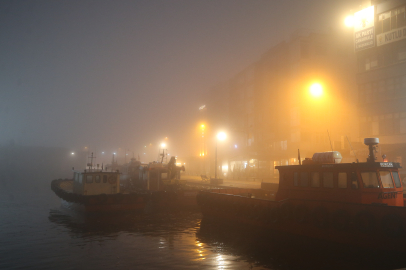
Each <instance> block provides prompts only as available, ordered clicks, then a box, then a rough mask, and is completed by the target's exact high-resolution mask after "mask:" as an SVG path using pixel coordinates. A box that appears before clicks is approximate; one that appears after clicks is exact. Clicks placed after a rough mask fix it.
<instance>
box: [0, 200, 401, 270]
mask: <svg viewBox="0 0 406 270" xmlns="http://www.w3.org/2000/svg"><path fill="white" fill-rule="evenodd" d="M50 194H51V195H52V196H51V195H50V196H43V197H41V198H39V197H36V198H33V197H29V196H28V197H27V198H20V199H18V200H14V201H6V200H1V198H0V217H1V219H0V269H111V268H115V269H394V268H402V267H404V266H405V265H406V264H402V262H396V263H394V261H393V258H388V260H387V261H385V260H383V261H382V259H381V260H379V261H378V262H379V263H375V262H376V260H375V259H376V258H374V255H373V254H366V253H363V252H362V251H359V250H356V249H354V250H353V249H348V250H346V249H344V252H343V249H336V248H332V247H331V246H329V245H326V244H325V243H319V244H318V245H312V244H310V243H308V242H307V240H305V239H296V238H292V237H291V238H289V237H282V236H279V235H275V234H269V235H265V234H263V232H259V231H256V230H255V229H252V228H246V227H237V226H235V224H226V223H220V222H218V221H212V220H207V219H203V220H202V216H201V214H200V213H198V212H177V213H173V212H171V213H153V214H121V215H91V216H83V215H79V214H77V213H75V212H70V211H66V210H65V209H64V208H60V207H59V205H60V201H59V200H58V199H55V196H53V194H52V193H50ZM3 198H4V197H3ZM50 209H51V210H50ZM375 257H378V256H375ZM382 262H383V263H382Z"/></svg>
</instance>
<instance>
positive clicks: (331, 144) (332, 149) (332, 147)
mask: <svg viewBox="0 0 406 270" xmlns="http://www.w3.org/2000/svg"><path fill="white" fill-rule="evenodd" d="M327 134H328V139H329V141H330V146H331V151H334V150H333V145H332V144H331V139H330V133H329V132H328V129H327Z"/></svg>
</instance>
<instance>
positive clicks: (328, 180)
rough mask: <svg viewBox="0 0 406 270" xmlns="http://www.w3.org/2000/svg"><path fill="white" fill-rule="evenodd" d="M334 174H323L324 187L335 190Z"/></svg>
mask: <svg viewBox="0 0 406 270" xmlns="http://www.w3.org/2000/svg"><path fill="white" fill-rule="evenodd" d="M333 175H334V174H333V173H332V172H323V187H325V188H333V187H334V180H333V179H334V177H333Z"/></svg>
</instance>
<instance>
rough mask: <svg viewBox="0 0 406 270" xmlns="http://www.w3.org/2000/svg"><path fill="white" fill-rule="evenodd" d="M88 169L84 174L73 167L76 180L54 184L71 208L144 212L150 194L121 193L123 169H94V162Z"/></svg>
mask: <svg viewBox="0 0 406 270" xmlns="http://www.w3.org/2000/svg"><path fill="white" fill-rule="evenodd" d="M93 158H94V157H93V154H92V156H91V159H92V160H93ZM88 166H89V168H87V169H85V170H84V171H76V170H74V168H73V177H72V179H55V180H53V181H52V182H51V189H52V190H53V191H54V192H55V194H56V195H57V196H58V197H60V198H61V199H62V200H64V201H65V202H67V203H68V204H69V206H68V207H69V208H72V209H74V210H78V211H83V212H87V213H88V212H117V211H142V210H144V208H145V206H146V204H147V203H148V201H149V200H150V198H151V194H150V193H149V192H128V191H121V190H120V172H119V170H116V171H112V170H111V171H108V170H107V168H106V170H105V169H104V168H103V166H102V168H99V166H97V168H93V164H92V162H91V163H89V164H88Z"/></svg>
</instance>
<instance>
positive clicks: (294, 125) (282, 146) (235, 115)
mask: <svg viewBox="0 0 406 270" xmlns="http://www.w3.org/2000/svg"><path fill="white" fill-rule="evenodd" d="M353 46H354V45H353V40H352V32H350V31H346V32H336V31H333V30H329V31H327V32H326V33H316V32H311V31H306V30H300V31H297V32H296V33H294V34H293V35H292V36H291V38H290V39H289V40H287V41H283V42H280V43H279V44H277V45H276V46H274V47H272V48H271V49H270V50H269V51H267V52H266V53H264V54H263V55H262V56H261V57H260V59H259V60H258V61H256V62H255V63H254V64H252V65H250V66H248V67H247V68H246V69H244V70H243V71H241V72H240V73H239V74H237V75H236V76H235V77H233V78H231V79H230V80H229V82H228V88H227V89H228V94H229V96H228V99H229V102H228V108H229V109H228V118H225V119H227V120H228V122H227V123H226V124H225V125H226V126H228V133H229V139H228V152H227V163H228V166H227V172H228V177H230V178H234V179H249V178H253V179H261V180H265V181H266V180H267V179H268V180H272V179H273V178H274V177H275V176H277V175H275V174H277V171H276V170H274V166H277V165H285V164H286V165H287V164H297V163H298V162H299V161H298V149H300V153H301V158H302V159H303V158H304V157H311V156H312V155H313V153H314V152H317V151H330V150H331V148H333V149H334V150H339V151H341V152H342V154H344V157H346V158H347V159H348V160H355V158H354V156H352V152H351V151H350V147H349V144H348V141H352V142H355V143H356V142H358V141H359V137H358V117H357V116H356V113H357V110H356V100H357V86H356V81H355V73H356V67H357V66H356V61H355V55H354V50H353ZM316 82H318V83H319V84H321V85H322V87H323V90H324V92H323V94H322V96H320V97H312V96H310V95H309V87H310V86H311V85H312V84H313V83H316ZM214 111H215V110H214ZM215 119H216V117H215V116H212V117H209V121H211V120H213V121H214V120H215ZM347 138H348V139H347ZM223 162H224V161H223ZM223 168H224V166H223Z"/></svg>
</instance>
